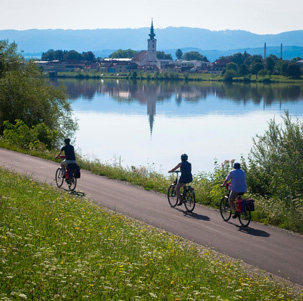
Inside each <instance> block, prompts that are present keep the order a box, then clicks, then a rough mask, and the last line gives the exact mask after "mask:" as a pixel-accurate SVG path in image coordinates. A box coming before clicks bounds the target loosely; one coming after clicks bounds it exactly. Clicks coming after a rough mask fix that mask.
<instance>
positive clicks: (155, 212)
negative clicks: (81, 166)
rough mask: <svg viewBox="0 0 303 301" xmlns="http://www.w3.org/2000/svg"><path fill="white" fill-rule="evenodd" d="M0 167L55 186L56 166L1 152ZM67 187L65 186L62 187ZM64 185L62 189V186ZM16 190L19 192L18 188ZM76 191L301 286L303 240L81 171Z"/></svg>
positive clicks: (302, 279) (273, 229) (6, 151)
mask: <svg viewBox="0 0 303 301" xmlns="http://www.w3.org/2000/svg"><path fill="white" fill-rule="evenodd" d="M0 166H2V167H4V168H6V169H9V170H12V171H16V172H19V173H23V174H27V175H29V176H31V177H32V178H33V179H35V180H38V181H41V182H46V183H51V184H53V185H55V182H54V175H55V171H56V169H57V167H58V166H59V164H58V163H55V162H51V161H47V160H43V159H40V158H35V157H31V156H28V155H23V154H20V153H17V152H12V151H8V150H4V149H1V148H0ZM64 185H65V184H64ZM63 187H66V186H63ZM16 189H18V188H16ZM76 191H80V192H83V193H85V194H86V196H88V197H89V198H91V199H92V200H93V201H94V202H95V203H97V204H99V205H101V206H103V207H106V208H109V209H112V210H114V211H117V212H120V213H122V214H125V215H128V216H131V217H134V218H136V219H138V220H141V221H143V222H146V223H148V224H150V225H152V226H155V227H158V228H160V229H163V230H166V231H169V232H171V233H173V234H176V235H178V236H181V237H184V238H186V239H188V240H191V241H193V242H195V243H198V244H201V245H203V246H207V247H211V248H213V249H214V250H216V251H218V252H220V253H223V254H226V255H229V256H231V257H233V258H236V259H242V260H243V261H244V262H245V263H248V264H250V265H252V266H255V267H258V268H261V269H263V270H265V271H267V272H270V273H272V274H274V275H277V276H280V277H282V278H285V279H287V280H290V281H292V282H294V283H297V284H299V285H302V286H303V252H302V250H303V236H302V235H298V234H294V233H290V232H287V231H284V230H280V229H277V228H275V227H270V226H265V225H262V224H259V223H255V222H251V223H250V226H249V228H247V229H245V228H241V227H240V224H239V221H238V219H236V220H231V221H229V222H224V221H223V220H222V218H221V216H220V213H219V211H218V210H215V209H212V208H207V207H205V206H203V205H198V204H197V205H196V207H195V209H194V212H193V213H191V214H190V213H187V212H186V210H185V208H184V206H181V207H176V208H171V207H170V206H169V204H168V202H167V197H166V196H165V195H163V194H160V193H156V192H150V191H146V190H144V189H142V188H140V187H135V186H132V185H130V184H128V183H125V182H121V181H116V180H111V179H108V178H106V177H101V176H97V175H93V174H92V173H90V172H87V171H82V174H81V178H80V179H79V181H78V185H77V188H76Z"/></svg>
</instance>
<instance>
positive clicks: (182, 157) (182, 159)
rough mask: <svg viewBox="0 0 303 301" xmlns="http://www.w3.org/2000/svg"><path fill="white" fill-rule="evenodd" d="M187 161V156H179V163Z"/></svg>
mask: <svg viewBox="0 0 303 301" xmlns="http://www.w3.org/2000/svg"><path fill="white" fill-rule="evenodd" d="M187 159H188V156H187V155H186V154H182V155H181V161H182V162H185V161H187Z"/></svg>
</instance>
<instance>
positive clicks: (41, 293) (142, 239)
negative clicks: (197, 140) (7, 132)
mask: <svg viewBox="0 0 303 301" xmlns="http://www.w3.org/2000/svg"><path fill="white" fill-rule="evenodd" d="M0 202H1V204H0V206H1V211H0V300H23V299H32V300H62V299H66V300H83V299H88V300H240V299H244V300H303V291H300V290H299V291H298V290H297V289H296V290H294V288H292V287H290V286H289V284H286V283H282V282H279V281H277V280H276V279H275V278H274V277H273V276H268V275H267V274H264V273H261V272H256V271H255V270H253V269H250V268H247V267H245V266H244V265H243V263H241V262H240V261H239V262H238V261H235V260H232V259H230V258H228V257H226V256H223V255H219V254H217V253H215V252H213V251H211V250H209V249H206V248H203V247H200V246H198V245H196V244H194V243H191V242H188V241H185V240H183V239H181V238H179V237H177V236H174V235H172V234H169V233H166V232H164V231H160V230H158V229H156V228H153V227H151V226H148V225H146V224H144V223H141V222H138V221H136V220H134V219H131V218H128V217H126V216H122V215H120V214H117V213H114V212H112V211H109V210H105V209H103V208H101V207H99V206H97V205H96V204H94V203H93V202H91V201H90V200H88V199H86V198H85V197H79V196H76V195H72V194H68V193H65V192H64V191H62V190H61V191H59V190H57V189H55V188H53V187H50V186H47V185H42V184H38V183H37V182H34V181H33V180H31V179H30V178H25V177H21V176H20V175H17V174H13V173H9V172H6V171H4V170H2V169H0Z"/></svg>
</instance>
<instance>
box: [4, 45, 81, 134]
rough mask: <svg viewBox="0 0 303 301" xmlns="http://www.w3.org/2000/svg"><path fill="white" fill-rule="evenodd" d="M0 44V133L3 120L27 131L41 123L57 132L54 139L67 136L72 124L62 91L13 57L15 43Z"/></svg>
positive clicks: (29, 65) (72, 127) (74, 127)
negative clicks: (20, 121)
mask: <svg viewBox="0 0 303 301" xmlns="http://www.w3.org/2000/svg"><path fill="white" fill-rule="evenodd" d="M0 45H1V47H2V48H1V49H2V50H1V52H0V57H1V58H2V66H4V68H3V69H2V76H1V77H0V132H2V131H3V127H2V124H3V122H4V121H6V120H7V121H9V122H10V123H14V122H15V120H16V119H18V120H22V121H23V122H24V123H25V124H26V125H27V126H28V127H30V128H31V127H32V126H36V125H38V124H41V123H44V124H45V125H46V126H47V127H48V128H49V129H50V130H52V131H53V130H57V131H58V139H60V138H63V137H64V136H71V135H72V133H73V132H74V131H75V129H76V123H75V121H73V120H72V118H71V106H70V104H69V102H68V101H67V94H66V92H65V90H64V88H63V87H59V88H55V87H54V86H52V85H50V83H49V81H48V80H47V79H46V78H44V77H43V75H42V74H41V72H40V71H39V70H38V68H37V66H36V65H35V64H34V63H31V62H25V61H24V60H23V59H22V58H21V57H19V56H18V55H16V53H15V52H16V51H17V47H16V45H15V44H11V45H9V44H7V43H4V42H0ZM8 53H9V54H8Z"/></svg>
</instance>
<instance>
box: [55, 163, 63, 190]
mask: <svg viewBox="0 0 303 301" xmlns="http://www.w3.org/2000/svg"><path fill="white" fill-rule="evenodd" d="M55 180H56V184H57V187H58V188H60V187H61V186H62V185H63V181H64V178H63V172H62V168H61V167H59V168H58V169H57V170H56V175H55Z"/></svg>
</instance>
